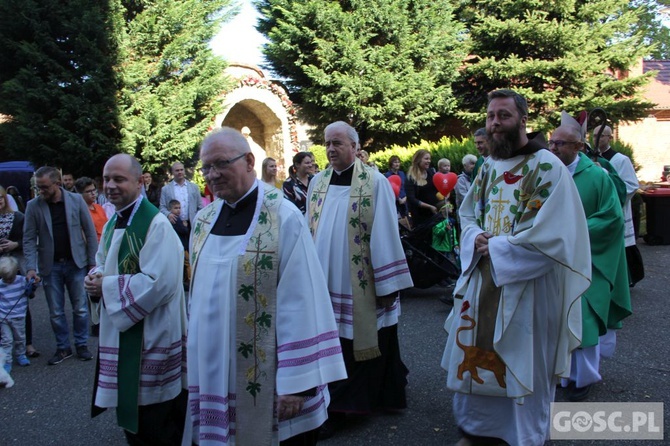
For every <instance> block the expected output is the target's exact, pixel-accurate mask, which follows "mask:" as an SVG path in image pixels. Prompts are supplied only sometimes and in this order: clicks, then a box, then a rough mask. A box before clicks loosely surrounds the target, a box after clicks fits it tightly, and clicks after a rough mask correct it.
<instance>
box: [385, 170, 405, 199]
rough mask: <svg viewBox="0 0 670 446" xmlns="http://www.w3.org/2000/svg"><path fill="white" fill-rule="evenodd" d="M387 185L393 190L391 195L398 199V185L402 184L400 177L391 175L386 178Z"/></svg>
mask: <svg viewBox="0 0 670 446" xmlns="http://www.w3.org/2000/svg"><path fill="white" fill-rule="evenodd" d="M388 180H389V183H391V189H393V193H394V194H395V197H396V198H398V197H399V196H400V185H401V184H402V180H401V179H400V176H398V175H391V176H389V177H388Z"/></svg>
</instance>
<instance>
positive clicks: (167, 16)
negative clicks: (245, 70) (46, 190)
mask: <svg viewBox="0 0 670 446" xmlns="http://www.w3.org/2000/svg"><path fill="white" fill-rule="evenodd" d="M230 3H231V0H181V1H168V0H107V1H101V2H95V1H94V2H92V1H85V0H71V1H67V2H62V1H57V0H40V1H36V0H25V1H23V0H22V1H18V0H0V25H1V27H0V60H2V61H3V63H2V64H1V66H0V113H2V114H4V115H7V116H9V121H8V122H6V123H4V124H0V138H1V140H0V147H3V150H4V157H7V158H10V157H11V158H15V159H27V160H30V161H32V162H33V163H34V164H36V165H42V164H51V165H56V166H60V167H63V168H64V169H65V170H67V171H70V172H72V173H74V174H75V175H82V174H86V175H91V176H93V175H97V174H99V172H101V170H102V165H103V164H104V162H105V161H106V160H107V159H108V158H109V156H110V155H112V154H114V153H118V152H127V153H130V154H132V155H134V156H136V157H137V158H138V159H140V161H141V162H142V163H143V164H144V167H145V168H148V169H149V170H152V171H156V170H158V169H159V168H160V167H166V166H169V165H170V164H171V163H172V162H174V161H177V160H179V161H182V162H184V163H185V164H187V165H189V164H191V163H190V161H191V160H192V159H193V158H194V156H195V155H196V153H197V147H198V143H199V142H200V140H201V139H202V137H203V135H204V133H205V132H206V131H207V129H208V127H209V126H210V125H211V122H212V121H211V119H212V118H213V117H214V115H215V114H216V113H217V112H218V111H219V109H220V99H218V98H219V96H220V94H221V93H222V92H223V91H224V90H225V89H226V87H227V85H226V82H225V78H224V74H223V69H224V67H225V64H224V62H223V61H222V60H220V59H218V58H216V57H215V56H214V55H213V53H212V51H211V49H210V48H209V47H208V44H209V41H210V40H211V38H212V37H213V35H214V33H216V32H217V31H218V25H219V24H220V23H221V22H222V21H223V20H225V19H226V18H227V17H229V16H230V15H231V14H232V13H234V11H235V8H230V7H229V4H230Z"/></svg>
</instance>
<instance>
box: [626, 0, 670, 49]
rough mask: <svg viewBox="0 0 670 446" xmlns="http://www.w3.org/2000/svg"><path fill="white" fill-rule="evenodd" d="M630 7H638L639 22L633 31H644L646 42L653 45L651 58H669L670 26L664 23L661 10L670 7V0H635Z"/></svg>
mask: <svg viewBox="0 0 670 446" xmlns="http://www.w3.org/2000/svg"><path fill="white" fill-rule="evenodd" d="M630 7H631V8H632V9H637V10H638V12H639V17H640V20H639V22H638V24H637V25H636V26H635V27H634V28H633V32H635V33H642V34H643V35H644V36H645V37H644V41H645V43H647V44H650V45H651V46H652V47H651V54H649V59H654V60H669V59H670V28H668V27H667V26H666V25H665V24H664V23H663V20H662V17H663V16H662V14H661V10H662V9H663V8H668V9H670V1H667V0H634V1H632V2H631V4H630ZM668 18H670V17H668Z"/></svg>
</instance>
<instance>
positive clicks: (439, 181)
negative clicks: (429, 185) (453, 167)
mask: <svg viewBox="0 0 670 446" xmlns="http://www.w3.org/2000/svg"><path fill="white" fill-rule="evenodd" d="M457 181H458V175H456V174H455V173H454V172H449V173H439V172H438V173H436V174H435V175H433V184H434V185H435V187H436V188H437V190H438V192H439V193H441V194H442V195H444V196H445V197H446V196H447V195H449V193H450V192H451V191H452V190H454V187H456V182H457Z"/></svg>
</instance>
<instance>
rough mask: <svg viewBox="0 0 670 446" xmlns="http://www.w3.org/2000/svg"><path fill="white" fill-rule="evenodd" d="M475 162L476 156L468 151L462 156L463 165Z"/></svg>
mask: <svg viewBox="0 0 670 446" xmlns="http://www.w3.org/2000/svg"><path fill="white" fill-rule="evenodd" d="M476 162H477V157H476V156H474V155H472V154H471V153H468V154H467V155H465V156H464V157H463V160H462V161H461V163H462V164H463V165H464V166H465V165H466V164H468V163H476Z"/></svg>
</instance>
